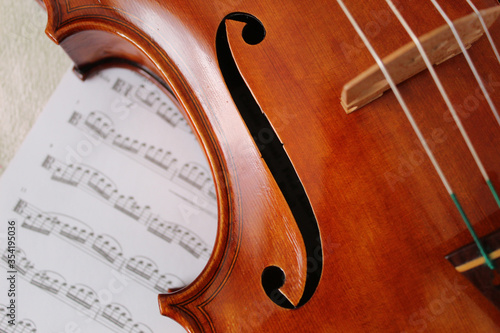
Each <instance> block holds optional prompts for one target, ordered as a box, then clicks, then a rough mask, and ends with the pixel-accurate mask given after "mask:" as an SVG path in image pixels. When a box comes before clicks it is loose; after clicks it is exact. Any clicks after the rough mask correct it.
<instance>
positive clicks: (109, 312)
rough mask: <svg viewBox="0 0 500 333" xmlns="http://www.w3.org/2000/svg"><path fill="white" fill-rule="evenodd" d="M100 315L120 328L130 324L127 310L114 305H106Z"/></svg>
mask: <svg viewBox="0 0 500 333" xmlns="http://www.w3.org/2000/svg"><path fill="white" fill-rule="evenodd" d="M101 315H102V316H103V318H106V319H107V320H109V321H110V322H112V323H113V324H115V325H117V326H119V327H121V328H124V327H125V325H127V324H128V323H130V322H132V316H131V315H130V312H129V311H128V310H127V308H126V307H124V306H123V305H120V304H116V303H112V304H108V305H106V307H105V308H104V311H103V312H102V314H101Z"/></svg>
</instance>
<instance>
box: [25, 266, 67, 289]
mask: <svg viewBox="0 0 500 333" xmlns="http://www.w3.org/2000/svg"><path fill="white" fill-rule="evenodd" d="M30 283H31V284H33V285H35V286H37V287H39V288H42V289H44V290H46V291H48V292H51V293H53V294H57V293H59V291H60V290H61V288H62V287H65V286H66V285H67V284H66V281H65V280H64V278H63V277H62V276H60V275H59V274H57V273H55V272H51V271H41V272H37V273H35V274H34V275H33V277H32V278H31V281H30Z"/></svg>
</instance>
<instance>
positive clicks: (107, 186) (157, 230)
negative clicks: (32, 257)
mask: <svg viewBox="0 0 500 333" xmlns="http://www.w3.org/2000/svg"><path fill="white" fill-rule="evenodd" d="M49 157H50V156H49ZM49 157H47V158H46V159H45V160H47V159H49ZM63 168H64V164H63V163H61V162H59V161H57V160H55V159H54V158H52V162H51V167H50V168H49V169H48V170H50V171H52V172H53V173H54V172H59V171H58V170H61V169H63ZM80 168H81V169H82V170H84V169H85V170H86V171H88V172H83V175H84V176H82V178H80V180H79V181H78V183H77V185H76V187H78V188H82V189H84V190H85V189H90V190H91V191H92V192H93V193H96V192H97V193H98V194H99V196H100V197H102V198H104V199H105V200H106V203H108V204H109V205H112V206H113V207H114V208H115V209H116V210H118V211H120V212H122V213H124V214H125V215H127V216H129V217H130V218H132V219H134V220H135V221H138V222H140V223H141V224H144V225H146V226H147V228H148V231H150V232H152V233H153V234H155V235H157V236H159V237H160V238H162V239H163V240H165V241H167V242H168V243H171V242H172V241H173V240H175V243H179V241H180V240H181V237H177V235H178V234H182V233H185V232H188V233H189V234H190V235H191V236H192V237H196V239H197V240H198V243H199V244H198V243H197V244H196V246H194V247H193V246H187V245H185V244H184V245H182V246H181V247H182V248H183V249H185V250H187V251H188V252H189V253H190V254H192V255H193V256H194V257H195V258H200V257H201V258H204V259H208V256H209V254H208V253H206V252H205V251H204V250H199V249H205V248H207V246H206V244H205V242H204V241H202V240H201V239H200V238H199V237H198V236H196V235H195V233H194V232H192V231H190V230H187V229H186V228H184V227H181V226H180V225H178V224H175V223H172V222H165V221H164V220H163V219H161V218H159V217H155V218H153V219H151V217H152V216H153V214H152V212H151V208H150V207H149V206H147V205H145V206H140V205H139V204H138V203H137V200H136V199H135V198H134V197H133V196H125V195H122V194H119V193H118V190H117V189H116V186H115V185H114V183H113V182H112V181H111V180H110V179H109V178H107V177H106V176H104V175H102V174H101V173H100V172H98V171H95V170H94V169H92V168H90V167H88V166H80ZM183 169H185V171H184V172H181V174H179V178H180V179H182V180H184V181H186V182H188V183H190V184H192V185H193V186H196V187H198V188H199V189H201V188H202V186H203V185H204V184H205V183H206V182H207V181H210V178H209V177H207V176H206V170H204V168H202V167H201V166H199V165H197V164H194V163H190V164H186V165H185V167H184V168H183ZM54 170H55V171H54ZM89 175H91V176H89ZM51 179H54V180H58V178H54V177H51ZM86 179H88V180H86ZM63 183H64V184H67V182H63ZM148 224H149V225H148ZM35 227H36V226H33V228H35ZM39 229H40V231H39V232H47V230H46V229H42V228H41V227H39Z"/></svg>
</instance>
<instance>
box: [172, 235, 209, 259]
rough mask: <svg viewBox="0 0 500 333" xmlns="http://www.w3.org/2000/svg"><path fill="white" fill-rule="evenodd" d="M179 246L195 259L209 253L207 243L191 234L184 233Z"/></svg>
mask: <svg viewBox="0 0 500 333" xmlns="http://www.w3.org/2000/svg"><path fill="white" fill-rule="evenodd" d="M179 245H180V246H182V247H183V248H184V249H185V250H186V251H188V252H189V253H191V254H192V255H193V256H194V257H195V258H199V257H200V256H201V255H203V254H206V253H208V251H209V250H208V248H207V247H206V245H205V243H204V242H203V241H202V240H200V239H199V238H198V236H196V235H192V234H191V233H189V232H185V233H184V235H183V236H182V238H181V240H180V241H179Z"/></svg>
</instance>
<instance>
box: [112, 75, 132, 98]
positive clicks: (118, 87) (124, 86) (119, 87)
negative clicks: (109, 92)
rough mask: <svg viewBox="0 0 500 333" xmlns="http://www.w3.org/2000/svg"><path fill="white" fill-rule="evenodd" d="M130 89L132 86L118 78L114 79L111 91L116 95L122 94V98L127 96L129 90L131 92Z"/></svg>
mask: <svg viewBox="0 0 500 333" xmlns="http://www.w3.org/2000/svg"><path fill="white" fill-rule="evenodd" d="M132 88H133V86H132V85H131V84H129V83H127V82H125V81H123V80H122V79H120V78H118V79H116V81H115V84H113V87H112V88H111V89H113V90H114V91H116V92H117V93H120V94H122V95H123V96H127V95H128V93H129V92H130V90H132Z"/></svg>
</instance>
